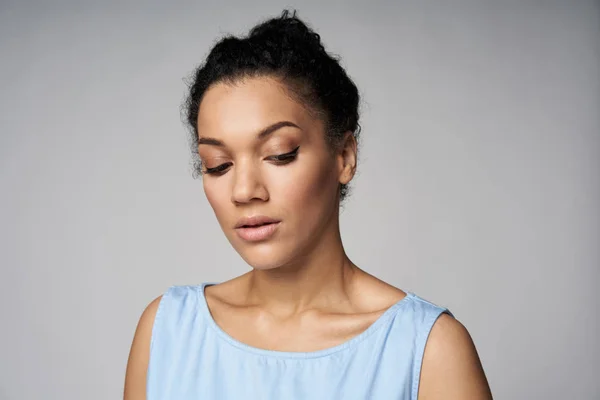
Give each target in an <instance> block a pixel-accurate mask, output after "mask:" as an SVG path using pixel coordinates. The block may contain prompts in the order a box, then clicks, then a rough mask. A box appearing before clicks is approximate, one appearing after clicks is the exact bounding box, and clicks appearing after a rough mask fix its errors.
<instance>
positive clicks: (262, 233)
mask: <svg viewBox="0 0 600 400" xmlns="http://www.w3.org/2000/svg"><path fill="white" fill-rule="evenodd" d="M280 223H281V221H279V220H276V219H274V218H270V217H267V216H264V215H258V216H253V217H245V218H242V219H240V220H239V221H238V223H237V224H236V225H235V231H236V233H237V234H238V236H239V237H240V238H242V239H243V240H246V241H249V242H257V241H261V240H266V239H268V238H270V237H271V236H272V235H273V234H275V232H276V231H277V228H278V227H279V225H280Z"/></svg>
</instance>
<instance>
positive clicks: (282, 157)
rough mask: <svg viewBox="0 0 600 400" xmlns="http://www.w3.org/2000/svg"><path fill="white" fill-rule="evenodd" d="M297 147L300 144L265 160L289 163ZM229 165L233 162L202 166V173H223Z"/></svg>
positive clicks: (293, 157) (281, 163) (296, 153)
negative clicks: (207, 166) (208, 166)
mask: <svg viewBox="0 0 600 400" xmlns="http://www.w3.org/2000/svg"><path fill="white" fill-rule="evenodd" d="M299 149H300V146H297V147H296V148H295V149H294V150H292V151H290V152H288V153H284V154H277V155H274V156H269V157H267V158H266V160H268V161H271V162H273V163H274V164H275V165H285V164H289V163H291V162H292V161H294V160H295V159H296V157H297V156H298V150H299ZM231 165H233V163H231V162H228V163H223V164H221V165H218V166H216V167H214V168H204V171H203V173H204V174H207V175H216V176H219V175H223V174H224V173H225V172H227V169H228V168H229V167H230V166H231Z"/></svg>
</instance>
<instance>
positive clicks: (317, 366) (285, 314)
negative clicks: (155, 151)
mask: <svg viewBox="0 0 600 400" xmlns="http://www.w3.org/2000/svg"><path fill="white" fill-rule="evenodd" d="M358 104H359V95H358V91H357V88H356V86H355V85H354V83H353V82H352V81H351V80H350V79H349V78H348V76H347V75H346V73H345V71H344V70H343V69H342V67H341V66H340V65H339V63H338V61H337V60H336V59H334V58H332V57H331V56H330V55H328V54H327V53H326V51H325V49H324V48H323V46H322V44H321V42H320V39H319V36H318V35H317V34H316V33H314V32H313V31H312V30H310V29H309V28H308V27H307V26H306V25H305V24H304V23H303V22H302V21H301V20H300V19H298V18H297V17H296V16H295V14H294V15H290V14H289V13H287V12H284V13H283V14H282V16H281V17H280V18H274V19H271V20H268V21H266V22H264V23H262V24H260V25H258V26H256V27H255V28H254V29H252V30H251V32H250V34H249V35H248V36H247V37H244V38H235V37H228V38H225V39H223V40H221V41H220V42H219V43H217V44H216V45H215V46H214V48H213V49H212V51H211V52H210V54H209V56H208V58H207V60H206V62H205V63H204V64H203V65H202V66H201V67H200V68H199V69H198V70H197V71H196V74H195V79H194V81H193V83H192V85H191V88H190V93H189V98H188V101H187V103H186V105H187V109H186V110H187V117H188V118H187V119H188V122H189V124H190V126H191V131H192V137H193V142H194V148H195V152H196V155H197V156H198V158H197V161H198V162H197V166H198V169H199V172H200V173H201V174H202V175H203V185H204V191H205V193H206V196H207V198H208V201H209V203H210V205H211V207H212V208H213V210H214V212H215V214H216V216H217V219H218V221H219V224H220V226H221V228H222V229H223V232H224V233H225V235H226V236H227V238H228V240H229V242H230V243H231V245H232V246H233V247H234V248H235V250H236V251H237V252H238V253H239V254H240V256H241V257H242V258H243V259H244V260H245V261H246V262H247V263H248V264H249V265H250V266H251V267H252V270H251V271H250V272H248V273H246V274H244V275H242V276H240V277H237V278H235V279H232V280H230V281H227V282H224V283H220V284H212V285H209V284H202V285H198V286H180V287H172V288H170V289H169V290H168V291H167V292H166V293H165V294H164V295H163V296H161V297H159V298H157V299H156V300H154V301H153V302H152V303H151V304H150V305H149V306H148V307H147V309H146V310H145V311H144V313H143V315H142V317H141V319H140V322H139V324H138V328H137V330H136V334H135V338H134V341H133V344H132V348H131V353H130V356H129V362H128V367H127V374H126V382H125V399H126V400H141V399H148V400H158V399H177V400H187V399H190V400H191V399H245V400H255V399H256V400H258V399H261V400H264V399H344V400H346V399H381V400H390V399H406V400H408V399H419V400H434V399H444V400H449V399H461V400H464V399H478V400H479V399H490V398H491V394H490V391H489V388H488V384H487V382H486V378H485V375H484V373H483V370H482V367H481V364H480V362H479V358H478V355H477V352H476V350H475V348H474V345H473V342H472V340H471V338H470V336H469V334H468V332H467V331H466V329H465V328H464V327H463V326H462V325H461V324H460V323H459V322H457V321H456V320H455V319H454V318H453V316H452V314H450V312H449V311H448V310H446V309H444V308H441V307H438V306H436V305H434V304H431V303H429V302H427V301H425V300H423V299H422V298H420V297H418V296H416V295H414V294H412V293H405V292H403V291H402V290H400V289H398V288H396V287H393V286H391V285H389V284H387V283H385V282H382V281H381V280H379V279H377V278H375V277H373V276H371V275H369V274H368V273H366V272H364V271H362V270H361V269H360V268H359V267H358V266H356V265H354V264H353V263H352V261H350V259H349V258H348V257H347V256H346V253H345V251H344V248H343V245H342V241H341V238H340V230H339V205H340V202H341V201H342V200H343V199H344V197H345V196H346V194H347V185H348V184H349V182H350V180H351V179H352V177H353V175H354V173H355V170H356V163H357V139H358V131H359V129H358V128H359V125H358Z"/></svg>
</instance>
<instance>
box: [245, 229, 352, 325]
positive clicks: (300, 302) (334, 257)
mask: <svg viewBox="0 0 600 400" xmlns="http://www.w3.org/2000/svg"><path fill="white" fill-rule="evenodd" d="M323 236H324V237H321V238H320V239H319V240H317V241H316V242H317V243H318V244H317V245H316V246H315V247H314V248H313V249H311V250H310V251H309V252H307V254H306V255H305V256H302V257H300V258H296V259H294V260H293V261H292V262H290V263H288V264H286V265H284V266H281V267H278V268H273V269H269V270H253V271H251V272H250V273H249V274H248V275H249V279H248V281H247V282H248V291H247V293H248V299H249V300H250V301H251V302H252V303H254V304H260V305H261V306H262V307H265V308H268V309H270V310H271V311H273V312H275V313H278V314H281V315H292V314H297V313H300V312H302V311H305V310H307V309H313V308H325V307H329V306H332V305H334V304H340V303H344V302H347V301H348V297H349V292H350V289H351V286H352V283H353V281H354V279H353V278H354V275H355V273H356V272H357V271H358V267H356V266H355V265H354V264H353V263H352V262H351V261H350V259H349V258H348V256H347V255H346V253H345V251H344V248H343V245H342V240H341V236H340V233H339V227H337V226H335V227H333V229H331V231H330V232H328V233H326V234H325V235H323Z"/></svg>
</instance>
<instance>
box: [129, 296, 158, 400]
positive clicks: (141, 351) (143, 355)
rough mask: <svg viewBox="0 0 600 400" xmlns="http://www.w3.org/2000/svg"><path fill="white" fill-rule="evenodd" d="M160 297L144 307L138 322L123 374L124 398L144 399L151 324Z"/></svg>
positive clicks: (131, 399)
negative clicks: (125, 370)
mask: <svg viewBox="0 0 600 400" xmlns="http://www.w3.org/2000/svg"><path fill="white" fill-rule="evenodd" d="M161 298H162V296H161V297H158V298H156V299H155V300H154V301H152V303H150V304H149V305H148V307H146V309H145V310H144V312H143V313H142V316H141V317H140V321H139V322H138V325H137V329H136V330H135V336H134V337H133V343H132V344H131V350H130V352H129V360H128V361H127V372H126V374H125V391H124V396H123V399H124V400H146V372H147V370H148V361H149V359H150V339H151V338H152V326H153V325H154V318H155V317H156V311H157V310H158V305H159V303H160V299H161Z"/></svg>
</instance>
